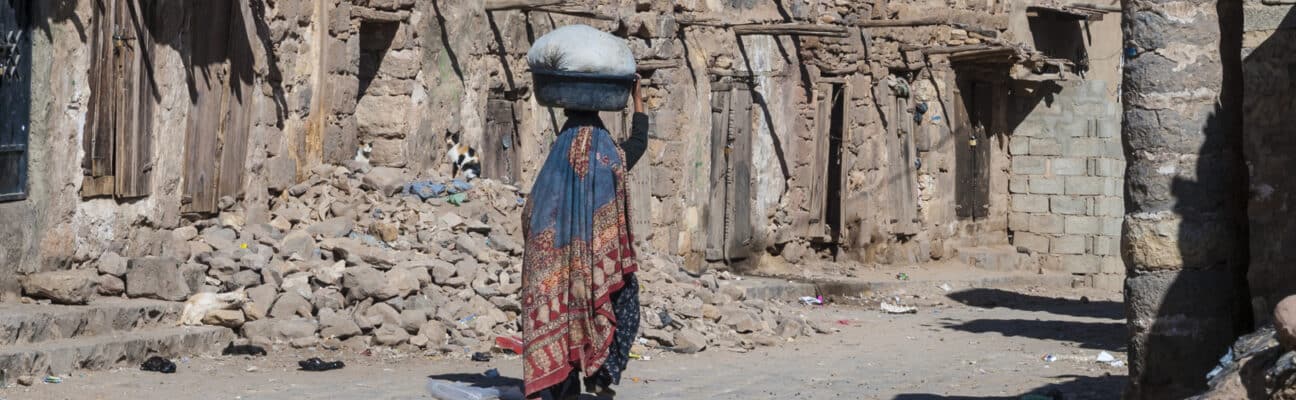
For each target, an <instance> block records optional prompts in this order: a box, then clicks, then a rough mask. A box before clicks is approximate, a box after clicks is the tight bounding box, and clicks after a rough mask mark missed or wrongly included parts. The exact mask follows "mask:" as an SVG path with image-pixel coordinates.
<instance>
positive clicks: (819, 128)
mask: <svg viewBox="0 0 1296 400" xmlns="http://www.w3.org/2000/svg"><path fill="white" fill-rule="evenodd" d="M832 106H833V104H832V84H831V83H823V84H820V85H819V86H818V87H816V88H815V98H814V105H813V107H814V110H815V117H814V119H815V130H814V132H813V134H812V135H810V139H809V140H808V141H807V142H806V143H804V144H803V145H804V146H808V147H809V148H810V149H811V150H810V154H811V156H810V159H809V160H807V162H808V163H809V164H810V169H811V170H810V176H807V177H805V178H807V179H809V180H810V182H809V183H810V184H809V185H807V186H806V190H807V193H806V199H807V202H806V209H807V210H808V211H807V213H808V218H807V220H806V226H805V233H804V236H805V237H806V238H809V239H823V238H824V237H825V234H826V233H827V230H826V229H825V226H824V223H825V222H827V221H826V220H825V216H826V214H825V212H826V211H827V204H826V199H827V195H828V181H827V179H828V135H829V134H830V133H831V132H830V130H831V129H832Z"/></svg>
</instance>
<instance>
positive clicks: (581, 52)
mask: <svg viewBox="0 0 1296 400" xmlns="http://www.w3.org/2000/svg"><path fill="white" fill-rule="evenodd" d="M527 63H528V64H530V66H531V75H532V78H533V79H534V81H535V92H536V99H537V100H539V101H540V104H543V105H546V106H549V107H562V108H568V109H574V110H602V111H612V110H620V109H623V108H625V106H626V100H628V99H629V96H630V89H631V88H632V87H633V85H634V80H635V76H634V73H635V60H634V54H633V53H632V52H630V46H628V45H626V42H625V40H623V39H621V38H618V37H616V36H612V35H611V34H608V33H607V32H603V31H600V30H598V29H594V28H592V27H589V26H586V25H570V26H564V27H562V28H558V29H555V30H553V32H549V33H548V34H546V35H544V36H541V37H540V39H538V40H536V42H535V45H532V46H531V51H529V52H527Z"/></svg>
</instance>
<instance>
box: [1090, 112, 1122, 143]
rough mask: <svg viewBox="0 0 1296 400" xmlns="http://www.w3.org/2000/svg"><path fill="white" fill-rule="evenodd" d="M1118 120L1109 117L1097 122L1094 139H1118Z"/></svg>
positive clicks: (1119, 127) (1119, 128)
mask: <svg viewBox="0 0 1296 400" xmlns="http://www.w3.org/2000/svg"><path fill="white" fill-rule="evenodd" d="M1120 131H1121V126H1120V118H1119V117H1110V118H1105V119H1102V120H1100V121H1098V126H1097V127H1096V129H1095V130H1094V137H1097V138H1100V139H1118V140H1119V138H1120Z"/></svg>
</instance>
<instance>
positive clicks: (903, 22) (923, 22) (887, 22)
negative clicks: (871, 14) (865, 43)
mask: <svg viewBox="0 0 1296 400" xmlns="http://www.w3.org/2000/svg"><path fill="white" fill-rule="evenodd" d="M948 23H949V19H947V18H943V17H922V18H914V19H870V20H864V21H860V22H858V23H856V24H855V25H856V26H859V27H861V28H884V27H894V26H927V25H944V24H948Z"/></svg>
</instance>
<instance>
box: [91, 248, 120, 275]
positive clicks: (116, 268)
mask: <svg viewBox="0 0 1296 400" xmlns="http://www.w3.org/2000/svg"><path fill="white" fill-rule="evenodd" d="M126 261H127V260H126V257H122V256H121V255H118V254H117V253H116V252H112V251H105V252H104V253H103V255H101V256H99V263H98V264H99V265H98V268H99V273H101V274H108V275H112V276H116V277H122V276H125V275H126Z"/></svg>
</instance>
